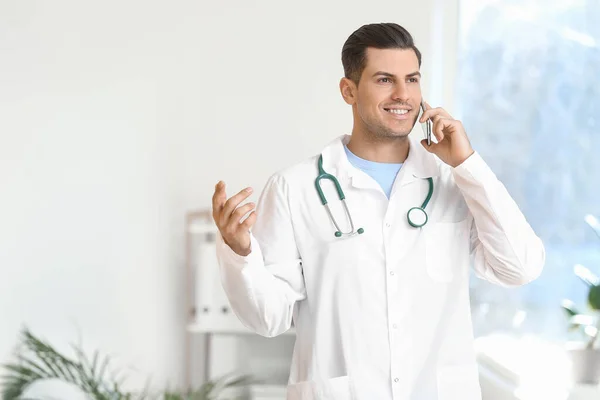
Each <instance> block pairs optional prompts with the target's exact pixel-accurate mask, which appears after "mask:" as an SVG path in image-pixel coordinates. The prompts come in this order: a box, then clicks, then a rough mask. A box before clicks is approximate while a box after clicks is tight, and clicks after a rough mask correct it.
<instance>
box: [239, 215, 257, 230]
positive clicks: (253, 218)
mask: <svg viewBox="0 0 600 400" xmlns="http://www.w3.org/2000/svg"><path fill="white" fill-rule="evenodd" d="M255 222H256V211H252V212H251V213H250V215H248V218H246V219H245V220H244V222H242V223H241V224H240V229H243V230H244V231H249V230H250V228H252V226H253V225H254V223H255Z"/></svg>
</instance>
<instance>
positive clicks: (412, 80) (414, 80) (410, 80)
mask: <svg viewBox="0 0 600 400" xmlns="http://www.w3.org/2000/svg"><path fill="white" fill-rule="evenodd" d="M408 81H409V82H411V83H419V79H418V78H409V79H408Z"/></svg>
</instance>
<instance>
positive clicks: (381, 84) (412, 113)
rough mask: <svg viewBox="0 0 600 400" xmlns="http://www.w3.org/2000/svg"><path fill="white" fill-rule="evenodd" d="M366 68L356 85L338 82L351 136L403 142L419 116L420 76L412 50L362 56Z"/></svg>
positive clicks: (376, 51)
mask: <svg viewBox="0 0 600 400" xmlns="http://www.w3.org/2000/svg"><path fill="white" fill-rule="evenodd" d="M366 61H367V62H366V66H365V69H364V70H363V72H362V74H361V77H360V81H359V83H358V85H357V84H356V83H355V82H354V81H352V80H350V79H349V78H342V81H341V82H340V89H341V91H342V95H343V97H344V100H345V101H346V102H347V103H348V104H351V105H352V112H353V114H354V129H353V134H355V133H359V134H363V135H365V136H366V137H370V138H373V139H385V138H390V139H393V138H406V137H407V136H408V134H409V133H410V132H411V130H412V128H413V126H414V125H415V123H416V121H417V118H418V116H419V107H420V104H421V82H420V81H421V74H420V73H419V61H418V59H417V56H416V54H415V52H414V51H413V50H412V49H376V48H372V47H369V48H367V52H366Z"/></svg>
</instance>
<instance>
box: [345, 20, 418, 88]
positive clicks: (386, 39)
mask: <svg viewBox="0 0 600 400" xmlns="http://www.w3.org/2000/svg"><path fill="white" fill-rule="evenodd" d="M367 47H373V48H376V49H412V50H414V52H415V54H416V55H417V60H418V61H419V68H420V67H421V52H420V51H419V49H417V47H416V46H415V43H414V40H413V37H412V36H411V34H410V33H408V31H407V30H406V29H404V28H403V27H401V26H400V25H398V24H395V23H379V24H368V25H363V26H361V27H360V28H358V29H357V30H356V31H354V32H353V33H352V34H351V35H350V36H349V37H348V39H347V40H346V43H344V47H343V48H342V65H343V66H344V75H345V76H346V78H348V79H351V80H352V81H354V83H356V84H357V85H358V82H359V81H360V77H361V75H362V73H363V71H364V70H365V67H366V66H367Z"/></svg>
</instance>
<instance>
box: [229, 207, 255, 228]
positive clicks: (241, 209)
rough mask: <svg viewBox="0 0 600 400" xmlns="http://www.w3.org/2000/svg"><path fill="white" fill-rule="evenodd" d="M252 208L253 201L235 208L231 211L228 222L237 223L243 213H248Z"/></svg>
mask: <svg viewBox="0 0 600 400" xmlns="http://www.w3.org/2000/svg"><path fill="white" fill-rule="evenodd" d="M253 209H254V203H248V204H244V205H243V206H241V207H238V208H236V210H235V211H234V212H233V214H231V218H230V223H232V224H234V223H237V224H239V223H240V221H241V220H242V217H243V216H244V215H246V214H248V213H249V212H250V211H252V210H253Z"/></svg>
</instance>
